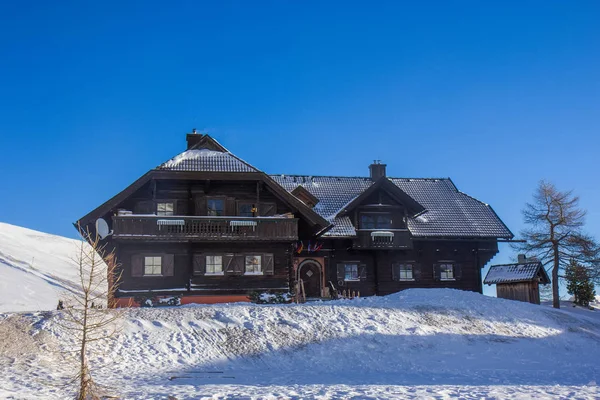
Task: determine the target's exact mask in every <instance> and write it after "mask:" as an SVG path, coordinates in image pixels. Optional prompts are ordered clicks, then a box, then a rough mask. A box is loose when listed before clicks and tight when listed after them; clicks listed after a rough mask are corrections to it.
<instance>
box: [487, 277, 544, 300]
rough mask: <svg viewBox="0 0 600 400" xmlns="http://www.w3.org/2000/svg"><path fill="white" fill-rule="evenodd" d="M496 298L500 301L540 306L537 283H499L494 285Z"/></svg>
mask: <svg viewBox="0 0 600 400" xmlns="http://www.w3.org/2000/svg"><path fill="white" fill-rule="evenodd" d="M496 296H497V297H499V298H501V299H509V300H517V301H524V302H526V303H533V304H540V285H539V282H537V281H532V282H515V283H499V284H497V285H496Z"/></svg>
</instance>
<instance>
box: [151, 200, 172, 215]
mask: <svg viewBox="0 0 600 400" xmlns="http://www.w3.org/2000/svg"><path fill="white" fill-rule="evenodd" d="M176 203H177V202H176V201H174V200H157V201H156V204H155V205H154V212H155V214H156V215H157V216H161V217H172V216H174V215H176V214H175V204H176ZM161 204H164V205H168V204H170V205H171V211H170V212H171V213H170V214H166V213H168V212H169V211H168V210H162V211H159V210H158V207H159V206H160V205H161Z"/></svg>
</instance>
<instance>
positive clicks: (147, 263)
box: [144, 256, 162, 276]
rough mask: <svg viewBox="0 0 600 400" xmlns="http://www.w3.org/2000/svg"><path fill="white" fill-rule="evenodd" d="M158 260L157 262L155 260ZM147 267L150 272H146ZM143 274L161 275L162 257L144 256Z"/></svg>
mask: <svg viewBox="0 0 600 400" xmlns="http://www.w3.org/2000/svg"><path fill="white" fill-rule="evenodd" d="M157 261H158V262H157ZM148 267H150V270H151V272H150V273H148V272H147V271H148ZM157 267H158V272H157ZM144 276H162V257H161V256H144Z"/></svg>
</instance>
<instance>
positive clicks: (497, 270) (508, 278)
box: [483, 261, 550, 285]
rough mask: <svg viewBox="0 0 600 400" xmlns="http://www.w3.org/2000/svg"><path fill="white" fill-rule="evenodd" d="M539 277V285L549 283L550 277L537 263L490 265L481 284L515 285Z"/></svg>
mask: <svg viewBox="0 0 600 400" xmlns="http://www.w3.org/2000/svg"><path fill="white" fill-rule="evenodd" d="M537 277H539V278H540V279H541V281H540V283H543V284H546V283H550V277H549V276H548V274H547V273H546V270H545V269H544V267H543V266H542V263H541V262H539V261H536V262H530V263H523V264H502V265H492V266H491V267H490V270H489V271H488V273H487V275H486V276H485V279H484V280H483V283H484V284H486V285H492V284H495V283H517V282H530V281H533V280H534V279H536V278H537Z"/></svg>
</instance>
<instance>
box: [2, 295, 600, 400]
mask: <svg viewBox="0 0 600 400" xmlns="http://www.w3.org/2000/svg"><path fill="white" fill-rule="evenodd" d="M596 313H600V311H596V312H594V311H589V312H588V314H586V315H583V314H575V313H572V312H570V310H553V309H550V308H548V307H544V306H536V305H531V304H525V303H519V302H514V301H509V300H502V299H496V298H490V297H485V296H482V295H480V294H476V293H469V292H461V291H457V290H450V289H412V290H406V291H404V292H402V293H399V294H394V295H390V296H386V297H379V298H366V299H356V300H344V301H331V302H323V303H313V304H308V305H247V304H231V305H204V306H202V305H193V306H192V305H190V306H184V307H169V308H156V309H131V310H127V312H126V316H125V318H124V320H123V322H122V324H123V332H122V334H121V335H119V336H118V337H117V338H115V339H114V340H110V341H106V342H101V343H98V349H99V350H101V351H100V352H99V353H98V355H97V356H96V357H95V358H94V359H93V362H94V363H96V364H97V365H108V368H105V369H102V370H99V371H98V372H97V373H96V379H97V380H98V381H99V382H104V383H107V384H108V385H109V387H108V388H107V391H108V392H109V393H113V394H120V395H123V396H124V398H136V399H149V398H167V396H169V395H171V396H175V397H176V398H177V399H180V400H181V399H197V398H202V397H203V396H210V397H211V398H222V397H226V398H240V397H245V398H264V397H266V396H273V397H274V398H307V397H308V398H312V397H322V398H350V397H358V398H365V397H378V398H389V397H408V396H416V397H430V398H431V397H434V396H435V397H437V398H451V397H462V398H481V397H486V398H506V397H514V396H522V397H523V398H548V397H552V396H556V397H564V398H594V397H596V396H597V395H598V394H599V392H598V391H597V387H596V382H597V381H598V378H599V377H600V375H599V374H600V366H599V365H598V363H597V360H598V359H599V357H600V346H599V345H600V319H599V318H598V316H597V314H596ZM58 318H60V314H59V313H58V312H50V313H35V314H5V315H0V320H2V323H0V329H3V331H2V332H0V335H3V336H4V337H7V336H8V337H11V338H13V339H16V340H17V341H19V342H20V343H23V344H24V345H22V346H19V347H18V348H15V347H14V346H12V347H11V346H10V345H8V346H7V345H5V348H4V349H3V348H2V346H0V357H2V356H1V354H2V353H4V354H5V356H4V358H5V360H1V359H0V365H1V366H0V388H3V389H0V397H2V395H3V394H4V395H8V396H11V395H14V396H15V397H17V398H21V397H19V396H18V394H23V393H35V394H36V395H37V396H43V398H64V397H66V396H67V395H68V394H69V392H68V390H67V389H65V388H60V387H58V386H56V384H57V383H63V382H66V380H67V372H68V371H67V368H66V366H67V365H68V360H67V359H64V358H63V356H61V355H59V354H60V353H59V352H58V351H57V350H59V349H64V348H66V346H67V345H68V343H69V339H68V338H67V337H66V336H65V335H64V333H63V332H62V331H61V330H60V329H59V328H58V326H57V319H58ZM1 327H3V328H1ZM19 338H20V339H19ZM32 349H35V350H32ZM7 354H8V355H7ZM6 360H8V362H5V361H6ZM48 382H52V383H53V384H52V385H50V384H48ZM3 390H4V392H3ZM24 397H25V398H26V397H27V396H24ZM38 398H39V397H38Z"/></svg>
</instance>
